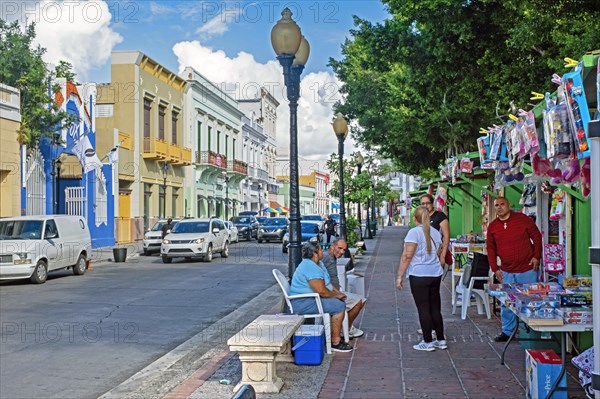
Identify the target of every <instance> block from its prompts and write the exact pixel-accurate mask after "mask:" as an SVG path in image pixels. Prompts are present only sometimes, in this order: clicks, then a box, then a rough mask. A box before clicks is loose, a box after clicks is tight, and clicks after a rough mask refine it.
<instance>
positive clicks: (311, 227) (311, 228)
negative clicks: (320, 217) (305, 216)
mask: <svg viewBox="0 0 600 399" xmlns="http://www.w3.org/2000/svg"><path fill="white" fill-rule="evenodd" d="M300 225H301V226H302V232H303V233H318V232H319V226H317V225H316V224H314V223H301V224H300Z"/></svg>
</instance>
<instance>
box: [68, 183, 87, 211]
mask: <svg viewBox="0 0 600 399" xmlns="http://www.w3.org/2000/svg"><path fill="white" fill-rule="evenodd" d="M65 213H66V214H67V215H77V216H82V217H84V218H85V190H84V187H67V188H65Z"/></svg>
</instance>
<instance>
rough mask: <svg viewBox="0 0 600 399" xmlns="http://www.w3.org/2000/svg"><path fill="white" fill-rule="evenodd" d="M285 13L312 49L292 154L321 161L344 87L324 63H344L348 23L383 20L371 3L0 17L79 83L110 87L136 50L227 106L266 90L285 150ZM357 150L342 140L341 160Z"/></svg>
mask: <svg viewBox="0 0 600 399" xmlns="http://www.w3.org/2000/svg"><path fill="white" fill-rule="evenodd" d="M285 7H289V8H290V10H291V11H292V13H293V15H292V18H293V19H294V20H295V21H296V22H297V23H298V25H299V26H300V28H301V30H302V33H303V35H304V36H305V37H306V39H307V40H308V42H309V43H310V47H311V51H310V57H309V59H308V62H307V64H306V67H305V70H304V72H303V74H302V80H301V86H300V87H301V99H300V101H299V107H298V140H299V145H298V148H299V154H300V156H301V157H303V158H306V159H311V160H323V159H327V158H328V157H329V154H330V153H332V152H337V139H336V137H335V135H334V133H333V129H332V127H331V121H332V120H333V118H334V115H333V110H332V107H333V105H334V104H335V102H336V101H338V100H340V98H341V96H340V93H339V87H340V86H341V83H340V82H339V81H338V80H337V78H336V77H335V75H334V74H333V71H332V69H331V68H330V67H328V66H327V64H328V62H329V58H330V57H333V58H334V59H338V60H339V59H341V57H342V55H341V44H342V43H343V42H344V41H345V40H346V38H350V37H351V36H350V33H349V31H350V30H351V29H353V28H354V24H353V15H357V16H358V17H360V18H363V19H366V20H369V21H371V22H381V21H383V20H384V19H385V18H388V17H389V15H388V13H387V12H386V10H385V7H384V5H383V4H381V2H380V1H378V0H346V1H311V0H308V1H289V2H280V1H254V2H251V1H165V0H162V1H128V0H124V1H116V0H107V1H100V0H89V1H88V0H64V1H56V0H43V1H22V0H20V1H10V0H3V1H2V2H0V17H1V18H3V19H5V20H14V19H18V20H19V21H21V22H22V23H24V22H25V21H34V22H36V24H37V42H38V43H39V44H40V45H41V46H42V47H45V48H46V49H47V52H46V54H45V60H46V61H47V62H49V63H53V64H56V63H58V61H59V60H65V61H68V62H70V63H71V64H72V65H73V67H74V70H75V72H76V74H77V80H78V81H79V82H98V83H107V82H110V54H111V52H112V51H125V50H140V51H142V52H144V53H145V54H147V55H148V56H150V57H151V58H152V59H154V60H156V61H157V62H159V63H160V64H162V65H164V66H165V67H167V68H168V69H170V70H171V71H173V72H176V73H181V71H183V69H184V68H185V67H186V66H192V67H194V68H195V69H196V70H197V71H198V72H200V73H201V74H202V75H204V76H205V77H207V78H208V79H209V80H211V81H213V82H214V83H216V84H218V85H219V87H221V89H222V90H224V91H225V92H227V93H228V94H230V95H231V96H233V97H234V98H249V97H253V96H254V93H255V92H256V88H257V87H261V86H264V87H266V88H267V89H269V90H270V91H271V92H272V94H273V95H274V96H275V98H276V99H277V100H278V101H279V102H280V106H279V108H278V109H277V113H278V126H277V142H278V147H281V148H282V149H288V148H289V110H288V102H287V100H286V98H285V89H284V86H283V74H282V69H281V66H280V65H279V63H278V61H277V60H276V58H275V53H274V51H273V48H272V46H271V41H270V32H271V29H272V27H273V26H274V25H275V23H276V22H277V20H279V19H280V18H281V10H283V9H284V8H285ZM354 150H355V147H354V144H353V140H352V139H351V138H350V137H349V138H348V139H347V140H346V144H345V149H344V152H345V153H346V154H349V153H351V152H352V151H354ZM280 152H283V151H280Z"/></svg>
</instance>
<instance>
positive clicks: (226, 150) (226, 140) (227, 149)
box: [225, 135, 229, 158]
mask: <svg viewBox="0 0 600 399" xmlns="http://www.w3.org/2000/svg"><path fill="white" fill-rule="evenodd" d="M225 158H229V136H228V135H225Z"/></svg>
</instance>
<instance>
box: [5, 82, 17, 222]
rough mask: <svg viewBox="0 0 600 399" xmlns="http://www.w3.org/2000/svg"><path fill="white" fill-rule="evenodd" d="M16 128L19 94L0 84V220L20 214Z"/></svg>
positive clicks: (13, 89) (11, 88)
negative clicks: (0, 143) (0, 218)
mask: <svg viewBox="0 0 600 399" xmlns="http://www.w3.org/2000/svg"><path fill="white" fill-rule="evenodd" d="M20 127H21V98H20V93H19V90H17V89H15V88H14V87H11V86H7V85H4V84H0V141H1V142H2V145H1V146H0V217H10V216H19V215H20V214H21V184H20V183H21V177H20V173H21V172H20V171H21V168H20V151H19V142H18V139H17V137H18V136H17V131H18V130H19V129H20Z"/></svg>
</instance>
